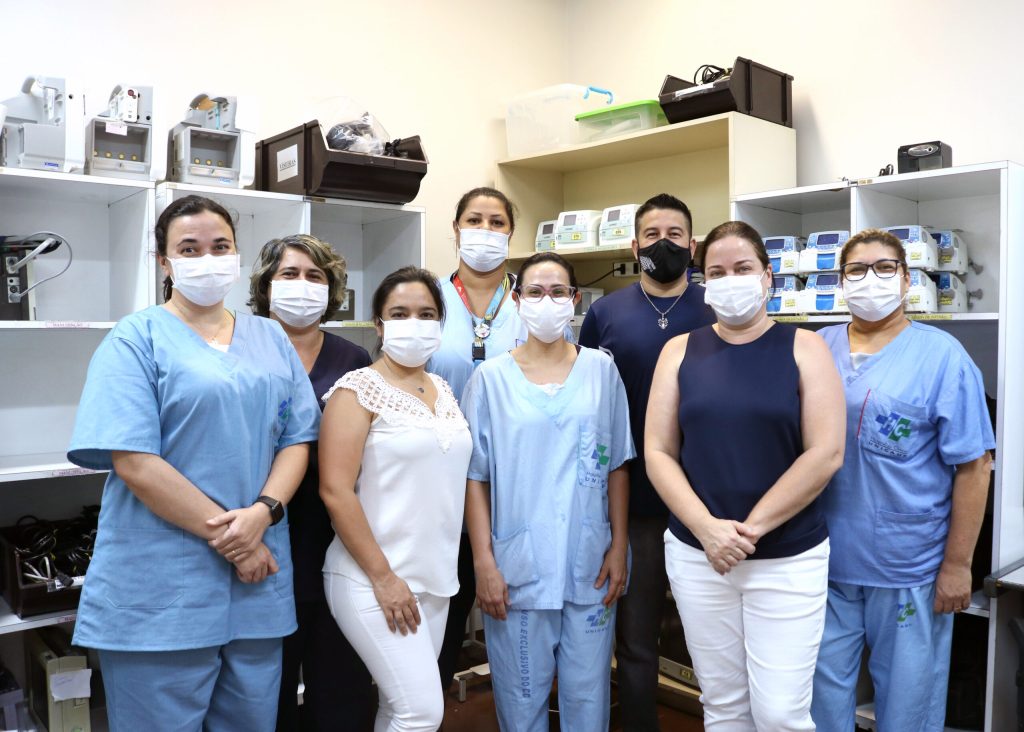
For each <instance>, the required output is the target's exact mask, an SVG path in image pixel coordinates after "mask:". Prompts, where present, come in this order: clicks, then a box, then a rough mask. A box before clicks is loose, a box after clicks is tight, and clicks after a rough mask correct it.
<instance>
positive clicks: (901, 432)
mask: <svg viewBox="0 0 1024 732" xmlns="http://www.w3.org/2000/svg"><path fill="white" fill-rule="evenodd" d="M875 421H876V422H878V424H880V425H881V427H880V428H879V429H878V432H879V433H880V434H883V435H885V436H886V437H888V438H889V439H890V440H892V441H893V442H899V441H900V439H902V438H904V437H910V435H911V432H912V430H911V429H910V420H909V419H907V418H906V417H901V416H900V415H898V414H896V412H889V416H888V417H883V416H882V415H879V416H877V417H875Z"/></svg>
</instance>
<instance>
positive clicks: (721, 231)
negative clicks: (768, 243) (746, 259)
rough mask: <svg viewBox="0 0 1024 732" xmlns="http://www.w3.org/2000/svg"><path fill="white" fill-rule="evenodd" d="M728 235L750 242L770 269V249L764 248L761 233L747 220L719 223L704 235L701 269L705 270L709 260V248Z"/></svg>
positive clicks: (758, 256)
mask: <svg viewBox="0 0 1024 732" xmlns="http://www.w3.org/2000/svg"><path fill="white" fill-rule="evenodd" d="M727 236H735V237H739V238H740V239H743V240H744V241H746V242H748V243H749V244H750V246H752V247H753V248H754V253H755V254H756V255H757V259H758V261H759V262H761V264H763V265H764V268H765V269H768V265H769V264H770V261H769V259H768V251H767V250H766V249H765V248H764V242H763V241H761V235H760V234H758V233H757V229H755V228H754V227H753V226H751V225H750V224H748V223H746V222H745V221H726V222H725V223H724V224H719V225H718V226H716V227H715V228H713V229H712V230H711V231H709V232H708V235H707V236H706V237H704V246H703V249H702V251H703V255H702V256H701V260H700V271H701V272H703V271H704V267H705V264H706V263H707V260H708V249H710V248H711V245H712V244H714V243H715V242H716V241H719V240H720V239H724V238H725V237H727Z"/></svg>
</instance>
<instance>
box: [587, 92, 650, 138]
mask: <svg viewBox="0 0 1024 732" xmlns="http://www.w3.org/2000/svg"><path fill="white" fill-rule="evenodd" d="M576 121H577V122H579V125H580V130H579V136H580V142H597V141H598V140H603V139H605V138H607V137H618V136H619V135H625V134H627V133H629V132H640V131H641V130H650V129H653V128H655V127H662V126H664V125H667V124H668V120H667V119H666V118H665V113H664V112H663V111H662V110H661V107H660V106H659V105H658V101H657V100H656V99H644V100H641V101H639V102H627V103H626V104H616V105H614V106H611V107H604V108H603V109H595V110H593V111H590V112H581V113H580V114H577V115H576Z"/></svg>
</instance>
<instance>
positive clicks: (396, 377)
mask: <svg viewBox="0 0 1024 732" xmlns="http://www.w3.org/2000/svg"><path fill="white" fill-rule="evenodd" d="M384 365H385V366H386V367H387V370H388V371H390V372H391V375H392V376H394V377H395V380H396V381H397V382H398V383H399V384H408V385H409V388H411V389H415V390H416V391H418V392H419V393H420V394H426V393H427V390H426V389H424V388H423V387H422V386H419V385H418V384H413V383H411V382H410V381H409V380H408V379H402V378H400V377H399V376H398V374H396V373H395V370H394V369H393V368H391V364H389V363H388V360H387V359H386V358H385V359H384Z"/></svg>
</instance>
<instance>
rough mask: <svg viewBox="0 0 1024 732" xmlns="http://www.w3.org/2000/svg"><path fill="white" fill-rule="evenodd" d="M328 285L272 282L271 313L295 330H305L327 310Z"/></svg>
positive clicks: (283, 281) (301, 281)
mask: <svg viewBox="0 0 1024 732" xmlns="http://www.w3.org/2000/svg"><path fill="white" fill-rule="evenodd" d="M327 294H328V288H327V285H321V284H319V283H317V282H309V281H308V280H272V281H271V282H270V312H272V313H273V314H274V315H276V316H277V317H279V318H280V319H281V320H282V321H283V322H285V323H287V324H288V325H290V326H292V327H293V328H305V327H306V326H307V325H312V324H313V323H315V322H317V321H318V320H320V318H321V317H322V316H323V314H324V311H325V310H327Z"/></svg>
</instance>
